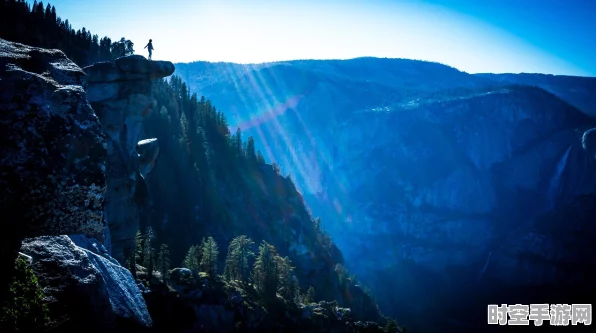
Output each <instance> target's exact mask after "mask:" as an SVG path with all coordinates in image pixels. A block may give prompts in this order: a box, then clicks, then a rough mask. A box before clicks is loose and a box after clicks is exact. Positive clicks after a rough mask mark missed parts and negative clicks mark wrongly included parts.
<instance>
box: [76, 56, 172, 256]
mask: <svg viewBox="0 0 596 333" xmlns="http://www.w3.org/2000/svg"><path fill="white" fill-rule="evenodd" d="M84 71H85V73H86V74H87V76H86V78H85V80H86V82H87V98H88V100H89V102H90V103H91V105H92V106H93V109H94V110H95V112H96V113H97V116H98V117H99V119H100V121H101V124H102V126H103V130H104V132H105V133H106V136H107V165H106V174H107V177H106V178H107V189H106V194H105V215H106V220H107V222H108V225H109V232H110V237H111V240H110V241H111V249H108V250H111V253H112V256H113V257H114V258H115V259H116V260H118V261H119V262H121V263H123V262H124V260H125V258H126V257H127V256H128V255H129V251H130V249H131V248H132V246H133V241H134V236H135V233H136V231H137V230H138V229H139V211H140V208H139V207H138V205H137V203H136V202H135V197H136V198H139V197H141V198H143V197H147V196H148V194H147V193H145V192H146V186H144V185H143V184H139V183H140V182H142V181H143V180H142V177H145V176H146V175H147V173H148V172H150V171H151V169H152V167H153V163H154V162H155V159H156V158H157V155H158V153H159V149H158V148H157V142H156V141H155V140H149V141H147V140H145V141H142V142H139V136H140V134H141V126H142V122H143V117H145V116H146V115H147V114H148V112H149V110H150V108H151V80H154V79H158V78H162V77H166V76H169V75H171V74H172V73H173V72H174V65H173V64H172V63H170V62H167V61H148V60H147V59H145V58H144V57H142V56H138V55H133V56H127V57H121V58H118V59H116V60H115V61H114V62H100V63H96V64H93V65H91V66H89V67H85V68H84ZM137 148H138V152H137ZM139 153H140V154H141V155H139ZM138 191H143V192H144V193H137V192H138Z"/></svg>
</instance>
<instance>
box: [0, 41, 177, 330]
mask: <svg viewBox="0 0 596 333" xmlns="http://www.w3.org/2000/svg"><path fill="white" fill-rule="evenodd" d="M86 70H87V72H89V74H86V73H85V72H84V71H83V70H81V69H80V68H79V67H78V66H76V65H75V64H74V63H72V62H71V61H70V60H69V59H68V58H66V56H64V54H63V53H62V52H60V51H58V50H45V49H40V48H34V47H29V46H26V45H22V44H18V43H12V42H8V41H4V40H0V74H1V79H0V88H1V89H0V90H1V93H0V97H1V99H0V108H1V109H2V115H0V117H1V121H0V130H1V133H2V134H1V135H2V140H1V141H0V142H1V143H2V153H3V154H2V160H1V161H0V171H1V172H0V177H1V178H0V183H2V187H3V191H2V193H1V197H0V207H1V211H2V213H3V216H10V217H11V219H6V220H5V221H6V223H8V225H6V226H5V227H6V230H10V232H5V233H2V238H1V239H0V243H1V244H2V253H0V257H1V258H2V271H3V274H2V280H1V281H0V282H1V283H2V285H1V286H2V290H3V293H4V292H5V288H6V286H7V283H8V282H9V281H10V280H9V279H10V278H11V276H12V274H11V271H12V269H13V268H14V259H15V256H16V251H17V250H19V248H20V251H21V252H23V253H25V254H26V255H27V256H28V257H29V258H30V262H31V264H32V267H33V270H34V271H35V273H36V274H37V276H38V278H39V283H40V285H41V287H42V288H43V289H44V294H45V295H46V297H48V300H49V302H50V314H51V316H52V318H54V319H55V320H58V321H62V322H61V323H60V327H61V328H60V329H61V331H64V332H67V331H80V329H81V327H87V326H88V329H90V330H91V331H96V332H105V331H113V332H116V331H122V330H124V331H126V330H130V329H132V330H135V331H138V330H139V329H143V328H145V329H147V328H149V327H150V326H151V325H152V320H151V317H150V316H149V313H148V311H147V307H146V305H145V301H144V300H143V297H142V296H141V293H140V291H139V289H138V287H137V285H136V282H135V280H134V278H133V277H132V275H131V274H130V272H129V271H128V270H127V269H125V268H123V267H122V266H121V265H120V263H119V262H118V261H117V260H115V259H114V258H112V257H111V256H110V254H109V249H108V250H106V249H105V247H104V246H103V245H102V243H105V244H106V245H109V244H110V243H111V240H112V239H113V240H114V243H115V246H114V248H115V249H116V251H117V252H116V253H117V254H119V255H120V256H119V257H118V259H120V262H123V259H124V253H125V252H124V251H125V250H126V248H127V244H126V240H128V239H130V238H132V237H133V236H134V233H135V232H136V228H138V226H139V218H138V213H137V212H138V211H139V210H142V208H143V206H142V205H141V204H140V203H142V201H143V200H141V199H139V198H143V197H147V193H140V191H139V188H141V189H144V190H145V191H146V186H143V184H144V183H143V182H144V181H143V177H145V176H147V174H148V173H149V172H151V170H152V169H153V166H154V163H155V159H156V158H157V156H158V153H159V148H158V146H157V144H156V140H154V139H149V140H143V141H141V142H138V136H139V133H140V123H141V121H142V116H143V115H146V113H147V111H148V110H149V107H150V103H149V97H150V95H151V80H153V79H155V78H160V77H163V76H167V75H170V74H171V73H172V72H173V71H174V67H173V65H172V64H171V63H168V62H155V63H149V62H148V61H147V60H145V59H144V58H143V57H134V56H133V57H124V58H119V59H117V60H116V62H115V63H99V64H96V65H94V66H90V67H88V68H87V69H86ZM84 88H87V91H85V89H84ZM110 89H112V90H110ZM89 101H92V102H93V103H94V104H95V107H96V108H97V109H98V110H100V112H101V113H96V111H94V109H93V108H92V106H91V105H90V104H89ZM96 114H99V118H98V117H97V116H96ZM114 155H116V156H114ZM106 187H107V189H106ZM105 198H107V199H108V202H105ZM133 198H134V199H137V200H136V201H135V200H133ZM119 199H120V200H119ZM121 201H125V205H123V204H122V202H121ZM104 208H105V212H104ZM106 217H107V220H108V221H110V218H112V219H111V221H110V222H109V223H108V224H109V227H110V228H111V229H114V232H113V233H111V234H110V232H109V230H110V228H108V225H107V224H106V222H105V220H106ZM131 228H135V229H134V230H133V231H130V229H131ZM127 232H128V233H131V232H132V234H133V236H130V235H128V233H127ZM65 234H70V235H73V236H70V238H69V237H67V236H59V235H65ZM38 236H41V237H38ZM89 237H96V238H98V239H100V240H101V241H97V240H95V239H93V238H89ZM21 241H23V242H22V244H21ZM73 241H74V242H73ZM0 296H2V297H0V300H2V301H3V300H4V294H2V295H0ZM2 304H4V303H3V302H2Z"/></svg>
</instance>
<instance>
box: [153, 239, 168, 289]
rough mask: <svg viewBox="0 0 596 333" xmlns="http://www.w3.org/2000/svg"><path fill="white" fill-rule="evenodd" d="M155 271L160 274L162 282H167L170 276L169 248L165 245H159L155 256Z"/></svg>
mask: <svg viewBox="0 0 596 333" xmlns="http://www.w3.org/2000/svg"><path fill="white" fill-rule="evenodd" d="M156 264H157V269H158V271H159V272H160V273H161V279H162V281H163V282H166V281H168V278H169V276H170V248H169V247H168V245H167V244H161V246H160V247H159V253H158V255H157V262H156Z"/></svg>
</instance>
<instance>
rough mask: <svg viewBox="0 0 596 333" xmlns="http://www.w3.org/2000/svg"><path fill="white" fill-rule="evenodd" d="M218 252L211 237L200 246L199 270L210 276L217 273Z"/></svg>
mask: <svg viewBox="0 0 596 333" xmlns="http://www.w3.org/2000/svg"><path fill="white" fill-rule="evenodd" d="M218 256H219V250H218V248H217V243H216V242H215V239H213V237H211V236H209V237H208V238H207V240H205V241H204V242H203V243H202V245H201V264H200V269H201V271H203V272H205V273H209V274H210V275H215V274H216V273H217V258H218Z"/></svg>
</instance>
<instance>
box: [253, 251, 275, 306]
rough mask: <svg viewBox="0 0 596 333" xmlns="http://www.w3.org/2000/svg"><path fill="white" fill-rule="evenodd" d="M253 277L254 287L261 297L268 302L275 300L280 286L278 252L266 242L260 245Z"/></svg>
mask: <svg viewBox="0 0 596 333" xmlns="http://www.w3.org/2000/svg"><path fill="white" fill-rule="evenodd" d="M252 275H253V276H252V280H253V285H254V286H255V289H256V290H257V291H258V292H259V294H260V295H261V297H262V298H263V299H264V300H266V301H271V300H274V299H275V297H276V293H277V287H278V285H279V276H278V270H277V251H276V250H275V247H274V246H273V245H271V244H269V243H267V242H266V241H263V242H262V243H261V245H259V254H258V255H257V258H256V260H255V264H254V268H253V273H252Z"/></svg>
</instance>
